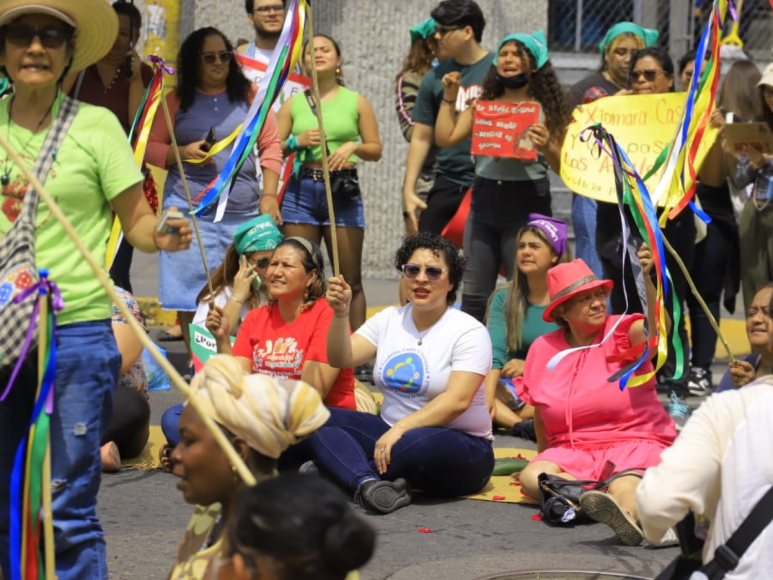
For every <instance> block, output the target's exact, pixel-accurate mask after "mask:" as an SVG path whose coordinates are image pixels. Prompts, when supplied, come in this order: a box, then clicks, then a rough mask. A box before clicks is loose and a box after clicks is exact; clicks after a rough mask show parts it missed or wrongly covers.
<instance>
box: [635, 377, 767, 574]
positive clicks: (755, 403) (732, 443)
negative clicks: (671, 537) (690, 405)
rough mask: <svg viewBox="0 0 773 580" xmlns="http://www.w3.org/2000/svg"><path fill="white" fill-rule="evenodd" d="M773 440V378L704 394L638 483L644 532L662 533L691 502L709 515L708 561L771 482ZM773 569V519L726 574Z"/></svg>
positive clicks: (654, 536)
mask: <svg viewBox="0 0 773 580" xmlns="http://www.w3.org/2000/svg"><path fill="white" fill-rule="evenodd" d="M771 442H773V377H765V378H762V379H760V380H759V381H755V382H754V383H752V384H751V385H747V386H745V387H742V388H740V389H733V390H732V391H725V392H722V393H718V394H715V395H712V396H711V397H709V398H708V399H706V400H705V401H704V402H703V403H702V404H701V406H700V408H699V409H698V410H697V411H696V412H695V413H694V414H693V415H692V417H690V420H689V421H688V422H687V425H686V426H685V428H684V429H683V430H682V432H681V433H680V434H679V437H677V439H676V442H675V443H674V445H673V446H672V447H670V448H668V449H666V450H665V451H664V452H663V454H662V455H661V458H660V465H658V466H657V467H654V468H650V469H648V470H647V473H646V474H645V475H644V479H643V480H642V482H641V484H640V485H639V488H638V489H637V493H636V496H637V503H638V507H639V517H640V519H641V522H642V525H643V527H644V534H645V535H646V536H647V538H648V539H651V540H657V539H659V538H660V537H662V535H663V534H664V533H665V531H666V530H667V529H668V528H669V527H671V526H673V525H675V524H676V523H677V522H678V521H680V520H681V519H682V518H683V517H684V516H685V515H687V510H688V509H692V510H693V511H694V512H695V513H696V514H701V515H704V516H706V517H707V518H708V519H709V520H710V521H711V525H710V527H709V533H708V538H707V539H706V545H705V546H704V549H703V561H704V562H709V561H710V560H711V559H713V557H714V552H715V550H716V549H717V547H718V546H721V545H722V544H724V543H725V542H727V540H729V539H730V536H731V535H732V534H733V532H735V530H737V529H738V527H739V526H740V525H741V523H742V522H743V521H744V519H745V518H746V516H747V515H749V512H751V510H752V508H753V507H754V506H755V505H756V504H757V502H758V501H759V500H760V498H761V497H762V496H763V495H764V494H765V493H766V492H767V491H768V490H769V489H770V487H771V485H773V453H771V452H770V444H771ZM770 570H773V524H768V526H767V527H766V528H765V529H764V530H763V531H762V533H761V534H760V535H759V536H758V537H757V539H756V540H755V541H754V543H752V545H751V546H750V547H749V549H748V550H747V551H746V553H745V554H744V555H743V557H742V558H741V560H740V562H739V564H738V567H737V568H736V569H735V570H733V571H731V572H728V573H727V575H726V576H725V579H726V580H757V579H759V578H769V576H768V574H770Z"/></svg>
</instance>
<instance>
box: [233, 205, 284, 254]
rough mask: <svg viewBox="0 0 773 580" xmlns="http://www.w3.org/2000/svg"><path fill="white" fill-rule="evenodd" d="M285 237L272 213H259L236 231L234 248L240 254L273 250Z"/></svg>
mask: <svg viewBox="0 0 773 580" xmlns="http://www.w3.org/2000/svg"><path fill="white" fill-rule="evenodd" d="M283 239H284V236H283V235H282V232H280V231H279V229H278V228H277V227H276V226H275V225H274V220H273V219H271V216H270V215H267V214H264V215H259V216H258V217H256V218H253V219H251V220H250V221H247V222H244V223H243V224H242V225H240V226H239V227H238V228H237V229H236V231H235V232H234V248H236V253H237V254H239V255H240V256H243V255H244V254H249V253H251V252H262V251H265V250H273V249H274V248H276V246H277V244H278V243H279V242H281V241H282V240H283Z"/></svg>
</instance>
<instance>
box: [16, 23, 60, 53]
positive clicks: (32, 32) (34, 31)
mask: <svg viewBox="0 0 773 580" xmlns="http://www.w3.org/2000/svg"><path fill="white" fill-rule="evenodd" d="M36 36H37V37H38V38H39V39H40V44H42V45H43V46H44V47H45V48H60V47H61V46H62V45H63V44H64V43H65V42H66V41H67V39H68V38H69V37H70V34H69V33H68V32H67V31H66V30H65V29H63V28H59V27H58V26H46V27H45V28H34V27H33V26H9V27H8V28H6V31H5V37H6V38H7V39H8V42H10V43H11V44H13V45H14V46H20V47H21V46H23V47H27V46H29V45H30V44H32V41H33V40H35V37H36Z"/></svg>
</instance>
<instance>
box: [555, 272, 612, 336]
mask: <svg viewBox="0 0 773 580" xmlns="http://www.w3.org/2000/svg"><path fill="white" fill-rule="evenodd" d="M612 286H614V284H613V282H612V280H600V279H599V278H596V275H595V274H594V273H593V270H591V269H590V268H589V267H588V265H587V264H586V263H585V262H584V261H583V260H582V259H580V258H578V259H576V260H572V261H571V262H568V263H566V264H558V265H556V266H553V267H552V268H551V269H550V270H548V293H549V294H550V304H548V305H547V308H545V311H544V312H543V313H542V319H543V320H544V321H545V322H555V319H554V318H553V311H554V310H555V309H556V307H557V306H559V305H561V304H563V303H564V302H566V301H567V300H569V299H571V298H572V297H573V296H577V294H580V293H581V292H587V291H588V290H594V289H595V288H606V289H607V290H611V289H612Z"/></svg>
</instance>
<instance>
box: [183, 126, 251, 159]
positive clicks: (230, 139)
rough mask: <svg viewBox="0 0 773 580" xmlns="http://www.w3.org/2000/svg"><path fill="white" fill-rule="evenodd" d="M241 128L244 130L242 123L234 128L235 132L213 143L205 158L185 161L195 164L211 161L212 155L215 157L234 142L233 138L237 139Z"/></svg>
mask: <svg viewBox="0 0 773 580" xmlns="http://www.w3.org/2000/svg"><path fill="white" fill-rule="evenodd" d="M241 130H242V125H241V124H240V125H239V126H238V127H237V128H236V129H234V132H233V133H231V134H230V135H229V136H228V137H226V138H225V139H223V140H222V141H218V142H217V143H215V144H214V145H212V147H211V149H210V150H209V151H208V152H207V156H206V157H204V158H203V159H183V161H184V162H185V163H192V164H194V165H200V164H202V163H205V162H206V161H209V160H210V159H211V158H212V157H214V156H215V155H217V154H218V153H220V152H221V151H222V150H223V149H225V148H226V147H228V146H229V145H230V144H231V143H233V140H234V139H236V137H237V136H238V135H239V133H240V132H241Z"/></svg>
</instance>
